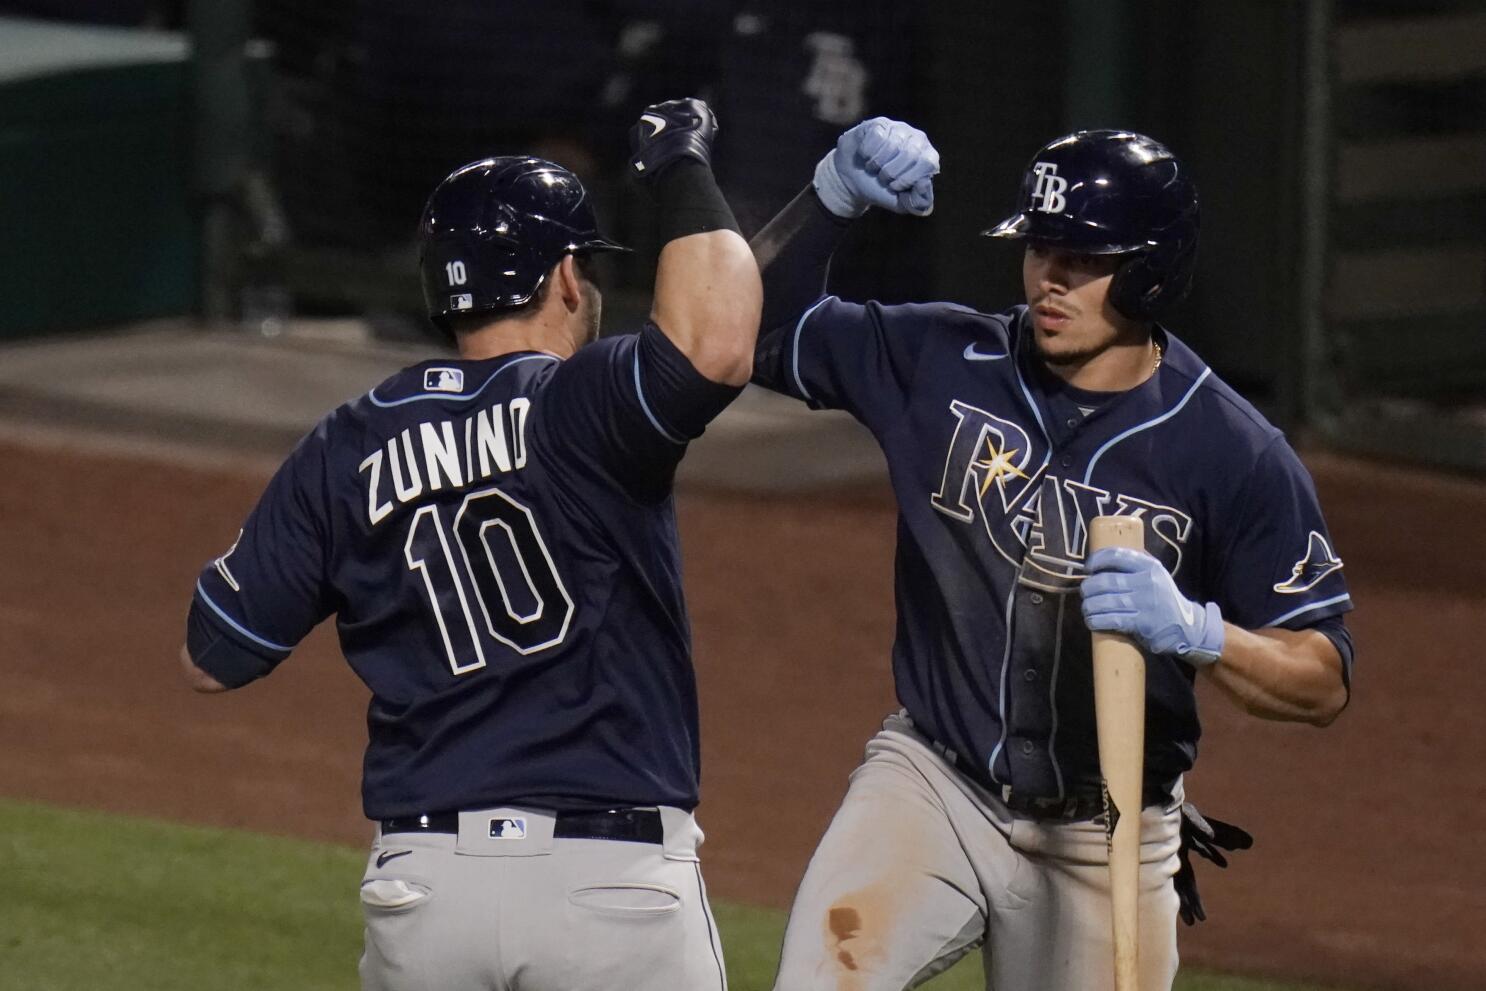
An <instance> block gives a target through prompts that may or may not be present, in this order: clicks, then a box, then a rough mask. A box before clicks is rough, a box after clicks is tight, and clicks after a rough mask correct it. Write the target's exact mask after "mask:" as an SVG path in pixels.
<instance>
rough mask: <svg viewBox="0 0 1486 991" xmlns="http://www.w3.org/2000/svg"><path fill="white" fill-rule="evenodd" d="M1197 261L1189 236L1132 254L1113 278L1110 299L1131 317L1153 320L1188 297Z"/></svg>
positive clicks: (1116, 306) (1117, 308)
mask: <svg viewBox="0 0 1486 991" xmlns="http://www.w3.org/2000/svg"><path fill="white" fill-rule="evenodd" d="M1196 260H1197V246H1196V245H1195V244H1193V243H1191V241H1190V239H1179V240H1175V241H1163V242H1162V243H1161V244H1159V245H1157V246H1156V247H1154V248H1152V249H1150V250H1148V251H1141V252H1138V253H1136V254H1134V255H1131V256H1130V258H1129V259H1128V260H1127V261H1125V263H1124V264H1122V265H1121V266H1120V267H1119V269H1118V270H1117V271H1116V272H1115V274H1114V278H1113V279H1111V280H1110V283H1109V301H1110V303H1111V304H1112V305H1113V306H1114V308H1115V309H1116V310H1118V311H1119V312H1120V314H1121V315H1123V316H1125V317H1128V318H1129V319H1131V320H1154V319H1155V318H1156V317H1157V316H1159V315H1160V314H1162V313H1164V312H1165V311H1166V310H1167V309H1169V308H1170V307H1172V306H1175V305H1176V304H1177V303H1180V302H1181V301H1182V300H1183V299H1184V298H1185V297H1186V295H1187V290H1188V289H1190V288H1191V286H1192V270H1193V268H1195V266H1196Z"/></svg>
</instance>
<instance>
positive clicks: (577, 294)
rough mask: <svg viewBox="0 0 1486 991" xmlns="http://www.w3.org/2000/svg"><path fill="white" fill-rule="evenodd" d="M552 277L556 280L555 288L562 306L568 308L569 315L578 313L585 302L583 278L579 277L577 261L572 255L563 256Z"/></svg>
mask: <svg viewBox="0 0 1486 991" xmlns="http://www.w3.org/2000/svg"><path fill="white" fill-rule="evenodd" d="M552 275H553V277H554V279H555V280H556V283H555V285H554V286H553V288H555V289H556V290H557V293H558V298H560V299H561V300H562V305H563V306H565V307H567V309H568V312H569V313H576V312H577V310H578V307H579V305H580V304H581V303H582V302H583V285H582V278H581V277H580V276H579V275H578V263H577V261H576V260H575V259H574V258H573V256H572V255H563V256H562V261H560V262H558V263H557V268H556V270H554V271H553V273H552Z"/></svg>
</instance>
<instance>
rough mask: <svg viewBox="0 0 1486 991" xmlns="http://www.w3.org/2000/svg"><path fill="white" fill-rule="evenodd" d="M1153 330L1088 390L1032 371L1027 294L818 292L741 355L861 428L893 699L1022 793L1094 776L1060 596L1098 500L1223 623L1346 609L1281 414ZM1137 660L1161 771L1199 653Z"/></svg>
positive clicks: (1083, 650) (1187, 752) (1283, 622)
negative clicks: (768, 346) (1015, 302)
mask: <svg viewBox="0 0 1486 991" xmlns="http://www.w3.org/2000/svg"><path fill="white" fill-rule="evenodd" d="M1156 339H1157V342H1158V343H1160V344H1161V346H1162V347H1163V348H1164V349H1165V356H1164V360H1163V362H1162V364H1161V366H1160V367H1159V369H1158V370H1157V371H1156V373H1155V374H1154V375H1152V376H1151V378H1150V379H1149V380H1148V381H1146V382H1145V383H1144V384H1143V385H1141V386H1139V387H1137V388H1135V389H1132V390H1130V391H1128V392H1121V393H1112V394H1103V395H1101V394H1094V393H1087V392H1083V391H1081V390H1072V389H1069V388H1067V387H1066V386H1065V385H1063V384H1062V383H1061V380H1058V379H1056V378H1055V377H1054V376H1052V375H1050V374H1049V373H1048V372H1047V371H1046V370H1045V368H1044V367H1043V365H1042V363H1041V361H1040V360H1039V359H1038V358H1037V357H1036V355H1035V347H1034V345H1033V343H1032V339H1031V331H1030V328H1029V327H1028V326H1027V324H1026V308H1025V307H1016V308H1014V309H1012V310H1010V311H1008V312H1006V313H1002V314H998V315H987V314H982V313H977V312H975V311H973V310H970V309H966V308H964V307H960V306H954V305H949V304H925V305H906V306H882V305H879V304H876V303H868V304H866V305H858V304H855V303H847V302H843V301H841V300H839V299H837V298H835V297H829V296H828V297H826V298H825V299H823V300H821V301H819V302H818V303H816V304H815V306H814V307H812V308H811V309H809V310H807V311H806V312H805V314H804V315H803V316H802V317H800V319H799V320H798V322H797V324H795V325H794V326H792V327H790V328H788V330H786V331H785V332H784V336H783V338H782V341H781V343H782V346H780V347H775V348H773V349H772V350H769V351H766V352H765V353H764V354H763V355H761V362H760V364H759V365H758V366H757V368H756V370H755V381H759V382H760V383H762V384H764V385H767V386H769V387H771V388H773V389H776V390H778V391H781V392H786V393H788V394H791V395H794V396H797V397H799V398H802V399H804V400H806V401H807V402H809V403H810V404H811V405H812V406H816V407H831V408H839V409H844V410H847V411H849V412H851V413H852V414H854V415H855V416H856V417H857V418H858V419H859V420H861V421H862V423H864V424H865V425H866V426H867V427H868V428H869V429H870V430H871V431H872V433H873V434H874V435H875V436H876V438H877V441H878V443H879V444H880V445H881V446H882V448H883V451H884V452H885V454H886V455H887V463H888V469H889V472H890V474H891V478H892V484H893V489H894V492H895V493H896V495H897V501H898V507H899V518H898V552H897V562H896V569H895V570H896V575H895V579H896V598H897V609H898V629H897V637H896V642H895V643H894V646H893V671H894V677H895V680H896V684H897V690H898V697H899V701H900V702H901V703H902V705H903V706H904V707H905V708H906V709H907V711H908V713H909V715H910V716H912V718H913V719H914V721H915V722H916V723H917V724H918V725H919V726H920V727H921V728H922V729H924V730H925V732H927V733H928V734H929V735H930V736H932V737H934V738H935V739H937V740H939V741H940V742H941V743H943V744H944V745H945V746H947V747H949V748H950V749H953V750H955V751H956V752H957V753H959V754H960V755H962V756H963V757H964V758H965V759H967V760H976V761H978V762H979V763H980V764H981V765H982V766H985V767H988V768H989V771H990V774H991V776H992V777H993V778H994V779H995V780H996V781H997V782H999V783H1001V784H1003V785H1009V786H1011V787H1012V788H1013V789H1016V790H1018V791H1021V792H1023V793H1025V794H1028V795H1034V796H1062V795H1063V794H1065V793H1066V791H1067V790H1069V789H1070V788H1072V787H1074V786H1075V785H1077V786H1084V785H1088V784H1094V783H1097V782H1098V780H1099V771H1098V766H1099V765H1098V753H1097V747H1096V737H1095V723H1094V702H1093V678H1092V664H1091V645H1090V636H1089V632H1088V629H1087V628H1086V627H1085V626H1084V622H1083V617H1082V614H1081V612H1080V599H1079V596H1078V594H1077V582H1078V580H1079V578H1080V577H1081V576H1082V573H1083V561H1084V558H1085V554H1086V550H1087V547H1086V540H1087V532H1088V531H1087V527H1088V524H1089V521H1090V520H1092V519H1093V518H1094V517H1095V516H1100V515H1129V516H1139V517H1141V518H1143V519H1144V521H1145V532H1146V550H1147V551H1149V552H1150V553H1151V554H1153V555H1155V556H1156V557H1157V558H1158V559H1159V560H1160V561H1161V562H1162V564H1164V565H1165V566H1166V568H1167V569H1168V570H1169V571H1170V572H1171V573H1172V575H1173V576H1174V578H1175V581H1176V584H1177V587H1178V588H1180V589H1181V590H1182V592H1183V594H1185V595H1186V596H1188V597H1189V598H1192V599H1195V600H1197V601H1199V602H1206V601H1213V602H1216V603H1217V604H1218V606H1219V608H1220V609H1221V610H1222V612H1223V616H1224V618H1225V619H1227V620H1229V621H1230V622H1233V623H1235V624H1237V625H1239V626H1242V627H1245V628H1249V629H1257V628H1261V627H1286V628H1292V629H1294V628H1301V627H1310V626H1316V625H1318V624H1320V625H1323V626H1324V625H1325V624H1339V620H1336V619H1333V617H1338V616H1339V615H1340V614H1341V613H1343V612H1345V611H1347V610H1349V609H1350V608H1351V600H1350V598H1349V597H1348V595H1347V590H1346V586H1345V584H1344V582H1343V579H1342V575H1341V561H1340V559H1338V558H1337V557H1336V555H1335V554H1334V553H1333V551H1332V546H1331V541H1330V537H1329V536H1328V534H1327V531H1326V524H1325V522H1324V521H1323V520H1322V518H1321V511H1320V507H1319V505H1318V504H1317V500H1316V495H1315V490H1314V488H1313V486H1312V483H1311V479H1310V476H1309V475H1308V474H1307V472H1306V470H1305V468H1304V467H1303V466H1302V465H1301V464H1300V462H1299V460H1298V459H1297V458H1296V456H1295V453H1294V451H1293V450H1291V448H1290V446H1289V444H1288V443H1286V441H1285V438H1284V435H1283V434H1282V433H1281V432H1280V431H1279V430H1277V429H1275V428H1274V427H1273V426H1271V425H1270V424H1269V423H1268V422H1267V421H1265V419H1264V418H1263V417H1262V416H1261V415H1260V414H1259V413H1258V412H1257V411H1256V410H1255V409H1254V408H1253V407H1252V406H1251V405H1249V403H1247V402H1245V401H1244V400H1243V399H1242V398H1241V397H1239V396H1238V395H1237V394H1236V393H1235V392H1234V391H1233V390H1232V389H1230V388H1229V387H1228V386H1227V385H1225V384H1224V383H1223V382H1222V381H1221V380H1219V379H1218V378H1217V376H1215V375H1214V374H1213V373H1212V371H1211V369H1209V368H1207V367H1206V366H1205V365H1204V364H1203V363H1202V361H1201V360H1200V359H1199V358H1198V357H1197V356H1196V355H1195V354H1194V353H1193V352H1192V351H1191V350H1190V349H1188V348H1187V347H1186V346H1185V345H1183V344H1182V343H1181V342H1180V341H1179V340H1177V339H1176V338H1175V337H1173V336H1171V335H1170V334H1169V333H1167V332H1166V331H1164V330H1162V329H1160V328H1157V330H1156ZM1344 655H1345V656H1349V651H1346V652H1344ZM1147 678H1148V699H1147V720H1148V724H1147V727H1146V747H1147V753H1146V768H1147V774H1148V777H1149V778H1150V779H1151V781H1152V782H1153V783H1155V782H1169V781H1170V780H1171V779H1173V778H1175V777H1176V775H1178V774H1180V773H1181V772H1183V771H1185V770H1186V769H1188V768H1189V767H1190V766H1191V764H1192V762H1193V760H1194V759H1195V757H1196V748H1197V740H1198V736H1199V733H1200V728H1199V726H1198V720H1197V706H1196V699H1195V697H1194V693H1193V684H1192V683H1193V678H1194V671H1193V669H1192V668H1191V667H1190V666H1189V665H1187V664H1186V663H1184V662H1182V661H1180V660H1178V659H1176V658H1175V657H1168V656H1153V657H1148V658H1147Z"/></svg>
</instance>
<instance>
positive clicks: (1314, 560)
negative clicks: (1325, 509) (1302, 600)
mask: <svg viewBox="0 0 1486 991" xmlns="http://www.w3.org/2000/svg"><path fill="white" fill-rule="evenodd" d="M1340 570H1342V559H1341V558H1339V557H1337V556H1336V554H1334V553H1333V552H1332V550H1331V545H1330V544H1328V543H1327V542H1326V538H1325V537H1323V536H1321V535H1320V534H1319V533H1317V532H1316V531H1315V530H1312V531H1311V535H1310V540H1309V541H1308V542H1307V544H1306V548H1305V556H1304V557H1302V558H1301V559H1300V560H1299V561H1296V562H1295V564H1294V565H1293V566H1292V567H1291V569H1290V577H1289V578H1288V579H1286V580H1285V581H1282V582H1280V583H1279V584H1277V585H1275V587H1274V590H1275V591H1276V592H1279V593H1280V594H1282V595H1294V594H1295V593H1297V592H1305V591H1308V590H1310V589H1313V588H1315V587H1316V586H1317V585H1319V584H1321V582H1322V580H1324V579H1325V578H1326V576H1327V575H1329V574H1331V573H1332V572H1335V571H1340Z"/></svg>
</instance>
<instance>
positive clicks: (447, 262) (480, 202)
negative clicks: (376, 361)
mask: <svg viewBox="0 0 1486 991" xmlns="http://www.w3.org/2000/svg"><path fill="white" fill-rule="evenodd" d="M627 250H629V249H627V248H625V247H624V246H622V245H619V244H616V243H614V242H613V241H610V240H609V239H608V238H606V237H604V236H603V235H602V234H600V233H599V230H598V223H597V222H596V221H595V220H594V216H593V207H592V206H590V205H589V202H588V192H587V190H585V189H584V188H583V183H581V182H579V181H578V177H577V176H575V175H574V174H573V173H571V172H569V171H568V170H567V169H565V168H563V167H562V166H561V165H554V164H553V163H552V162H548V161H544V160H543V159H540V158H531V157H527V156H505V157H501V158H487V159H484V160H483V161H479V162H471V163H470V164H468V165H465V166H462V167H460V168H458V169H455V170H454V172H453V173H452V174H450V176H449V178H447V179H445V180H444V181H443V182H441V183H439V185H438V188H437V189H435V190H434V191H433V195H432V196H430V197H429V198H428V204H427V205H426V206H425V207H424V208H423V219H422V220H420V221H419V223H418V266H419V269H420V271H421V273H422V276H423V301H424V303H425V304H426V305H427V307H428V316H429V319H431V320H432V321H433V322H434V323H435V324H437V325H439V326H440V327H444V328H446V329H447V321H446V319H445V318H446V317H449V316H451V315H454V314H459V313H478V312H481V311H484V310H502V309H510V308H512V307H516V306H522V305H524V304H526V303H529V302H531V300H532V297H534V296H535V295H536V294H537V290H538V289H539V288H541V285H542V283H543V281H545V280H546V278H547V273H549V272H551V271H552V266H554V265H556V264H557V263H558V262H559V261H561V260H562V256H563V255H581V254H584V253H587V252H592V251H627Z"/></svg>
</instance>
